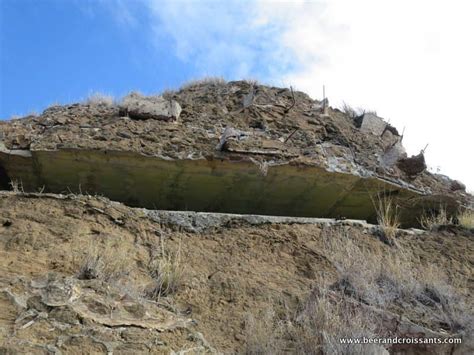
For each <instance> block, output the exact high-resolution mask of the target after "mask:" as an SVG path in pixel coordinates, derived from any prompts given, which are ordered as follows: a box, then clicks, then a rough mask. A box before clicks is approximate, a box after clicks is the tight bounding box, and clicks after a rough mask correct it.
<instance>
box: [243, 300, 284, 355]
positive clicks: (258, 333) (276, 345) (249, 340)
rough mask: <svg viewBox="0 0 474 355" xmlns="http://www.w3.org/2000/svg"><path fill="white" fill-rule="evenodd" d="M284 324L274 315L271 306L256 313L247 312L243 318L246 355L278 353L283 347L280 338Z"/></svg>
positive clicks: (282, 335) (282, 334)
mask: <svg viewBox="0 0 474 355" xmlns="http://www.w3.org/2000/svg"><path fill="white" fill-rule="evenodd" d="M285 327H286V324H285V323H284V322H282V321H280V320H278V318H277V317H276V314H275V311H274V310H273V308H271V307H269V308H268V309H265V310H263V311H262V312H260V313H259V314H257V315H254V314H248V315H247V318H246V320H245V348H244V351H243V353H244V354H248V355H259V354H278V353H279V352H281V350H282V349H283V348H284V347H285V344H284V342H283V341H282V338H283V337H284V334H285V332H286V330H285Z"/></svg>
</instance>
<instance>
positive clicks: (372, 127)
mask: <svg viewBox="0 0 474 355" xmlns="http://www.w3.org/2000/svg"><path fill="white" fill-rule="evenodd" d="M356 126H357V127H359V128H360V130H361V131H362V132H366V133H372V134H375V135H376V136H381V135H382V134H383V133H384V131H385V128H386V127H387V123H386V122H385V121H384V120H383V118H381V117H379V116H377V115H375V114H373V113H364V114H363V115H362V116H361V117H359V118H357V119H356Z"/></svg>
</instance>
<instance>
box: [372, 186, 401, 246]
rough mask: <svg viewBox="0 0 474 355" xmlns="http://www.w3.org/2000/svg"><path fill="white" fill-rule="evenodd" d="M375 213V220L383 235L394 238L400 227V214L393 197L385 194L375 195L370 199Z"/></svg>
mask: <svg viewBox="0 0 474 355" xmlns="http://www.w3.org/2000/svg"><path fill="white" fill-rule="evenodd" d="M372 202H373V205H374V207H375V212H376V214H377V222H378V224H379V226H380V228H381V231H382V232H383V234H384V235H385V237H387V238H389V239H392V240H393V238H395V236H396V234H397V230H398V228H399V227H400V216H399V213H398V206H396V204H395V201H394V200H393V198H392V197H391V196H389V195H387V194H385V193H384V194H382V195H380V194H379V195H377V197H376V198H375V199H372Z"/></svg>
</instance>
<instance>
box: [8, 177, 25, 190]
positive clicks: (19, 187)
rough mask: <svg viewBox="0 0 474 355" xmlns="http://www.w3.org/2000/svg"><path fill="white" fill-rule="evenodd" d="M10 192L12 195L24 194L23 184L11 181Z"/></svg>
mask: <svg viewBox="0 0 474 355" xmlns="http://www.w3.org/2000/svg"><path fill="white" fill-rule="evenodd" d="M9 185H10V187H11V189H12V191H13V192H14V193H24V192H25V190H24V189H23V183H22V182H21V181H18V180H12V181H10V183H9Z"/></svg>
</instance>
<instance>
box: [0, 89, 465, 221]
mask: <svg viewBox="0 0 474 355" xmlns="http://www.w3.org/2000/svg"><path fill="white" fill-rule="evenodd" d="M327 102H328V101H327V99H326V101H324V102H322V101H318V100H314V99H311V98H310V97H309V96H308V95H306V94H304V93H302V92H298V91H293V90H290V89H287V88H276V87H268V86H264V85H258V84H256V83H253V82H246V81H233V82H228V83H224V82H216V83H212V82H205V83H196V84H192V85H187V86H186V87H184V88H183V89H181V90H179V91H175V92H167V93H165V95H163V96H144V95H141V94H136V93H132V94H130V95H128V96H126V97H125V98H124V99H123V100H122V101H121V102H118V103H115V104H103V103H93V102H88V103H80V104H72V105H64V106H52V107H50V108H48V109H46V110H45V111H44V112H43V113H42V114H41V115H39V116H27V117H24V118H22V119H16V120H11V121H6V122H4V121H1V122H0V133H1V137H2V139H1V141H0V167H1V168H2V169H3V170H2V175H1V176H2V180H1V181H2V188H8V186H5V181H9V180H12V181H21V184H22V186H23V188H24V190H25V191H37V190H39V189H42V188H44V190H45V191H46V192H65V191H74V192H78V191H87V192H88V193H98V194H104V195H106V196H108V197H111V198H114V199H116V200H119V201H122V202H125V203H128V204H130V205H132V206H142V207H149V208H161V209H182V210H188V209H193V210H197V211H208V212H230V213H263V214H275V215H287V216H288V215H292V216H301V217H335V216H336V215H337V214H343V215H344V216H345V217H347V218H361V219H367V220H373V218H374V215H375V213H374V209H373V204H372V202H371V201H372V200H371V196H370V195H371V194H372V195H373V194H374V193H377V191H381V190H389V191H392V190H394V191H400V194H399V196H401V197H400V198H403V199H414V200H416V201H418V205H417V206H418V207H416V208H418V209H416V208H415V210H414V211H415V212H416V213H421V212H422V210H423V209H424V208H427V206H439V204H440V202H443V204H445V202H446V201H451V202H450V203H449V204H448V205H449V206H451V207H450V208H452V209H453V210H455V209H456V208H457V207H456V205H459V204H464V205H468V203H465V200H466V199H467V200H468V199H469V198H470V197H469V196H468V195H467V194H466V193H465V192H464V191H463V190H462V189H452V187H451V182H450V181H446V180H444V179H439V178H437V177H436V175H433V174H430V173H429V172H427V171H426V170H425V168H424V163H423V162H422V161H421V160H420V159H421V158H420V159H418V158H417V159H418V160H417V159H412V158H407V157H406V153H405V150H404V148H403V146H402V143H401V138H402V137H400V136H399V134H398V131H397V130H396V129H395V128H394V127H392V126H390V125H389V124H387V123H385V122H384V121H383V119H381V118H380V117H377V116H375V115H374V114H369V113H366V114H365V115H363V116H362V117H361V118H359V119H356V120H354V118H353V117H350V116H348V115H346V114H344V113H343V112H341V111H339V110H338V109H334V108H331V107H329V106H328V105H327ZM324 107H326V111H325V112H326V113H324V112H323V110H322V109H323V108H324ZM357 120H359V121H357ZM256 162H257V163H256ZM262 167H263V168H264V169H263V170H262ZM262 172H264V173H262ZM452 201H454V202H452ZM400 202H401V203H402V202H403V201H400ZM412 212H413V211H412ZM416 213H415V214H414V215H413V218H412V221H408V222H407V223H410V224H411V223H413V220H415V219H416ZM411 214H412V213H411Z"/></svg>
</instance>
